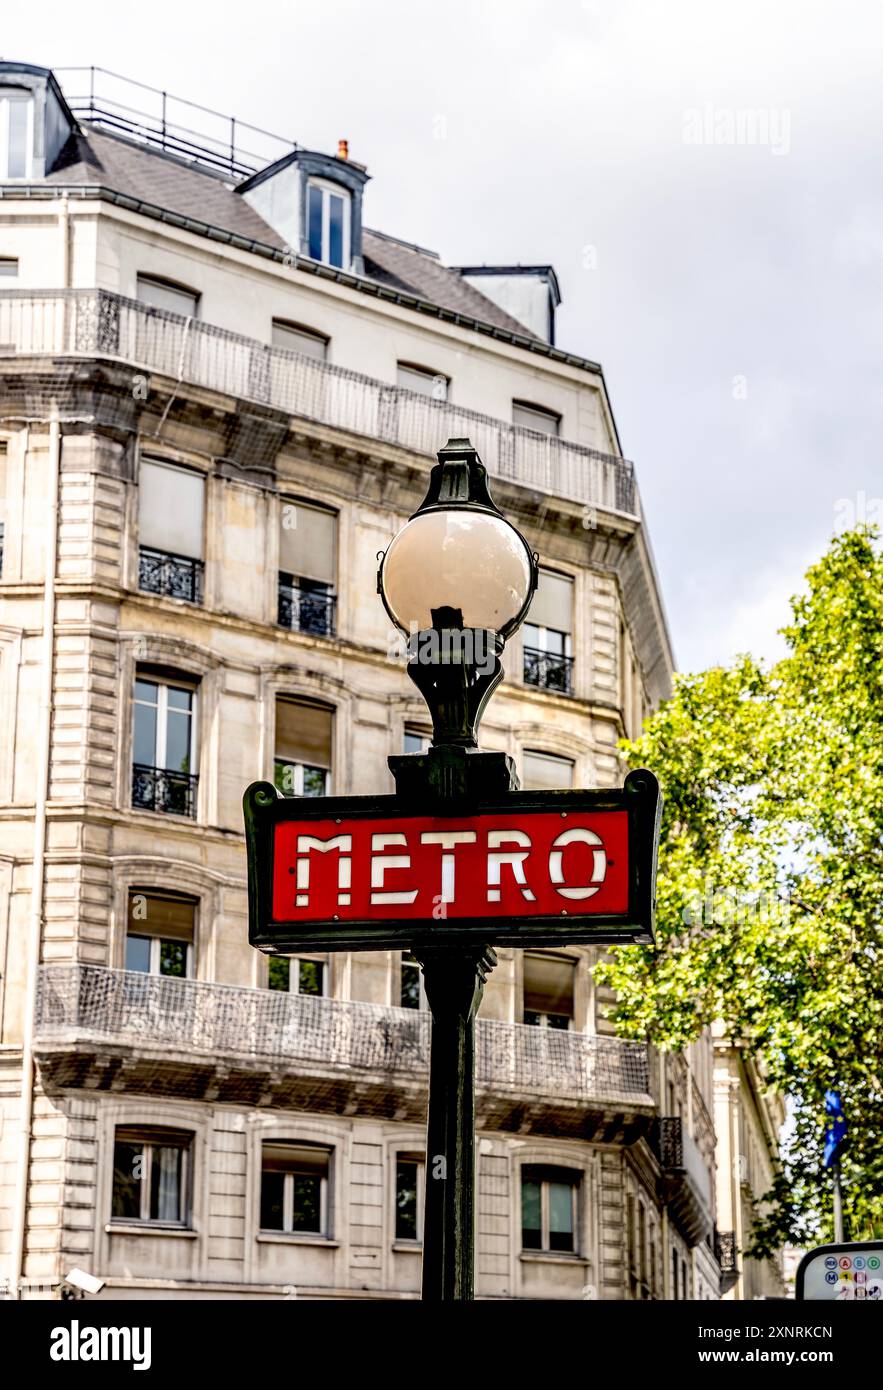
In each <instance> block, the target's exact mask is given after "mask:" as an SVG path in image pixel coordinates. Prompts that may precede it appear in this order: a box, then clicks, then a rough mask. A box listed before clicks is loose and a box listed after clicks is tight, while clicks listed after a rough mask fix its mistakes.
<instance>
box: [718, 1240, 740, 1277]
mask: <svg viewBox="0 0 883 1390" xmlns="http://www.w3.org/2000/svg"><path fill="white" fill-rule="evenodd" d="M714 1253H715V1255H716V1257H717V1262H718V1264H719V1265H720V1269H721V1274H722V1275H727V1274H737V1273H738V1270H739V1262H738V1258H737V1254H738V1252H737V1250H736V1233H735V1231H715V1233H714Z"/></svg>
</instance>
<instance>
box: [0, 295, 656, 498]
mask: <svg viewBox="0 0 883 1390" xmlns="http://www.w3.org/2000/svg"><path fill="white" fill-rule="evenodd" d="M10 355H16V356H17V355H39V356H52V357H62V358H63V357H66V356H69V357H84V356H85V357H105V358H111V359H114V360H118V361H121V362H124V363H126V364H127V365H129V366H131V367H132V368H133V369H134V370H135V371H143V372H146V373H157V374H160V375H163V376H167V377H172V378H173V379H177V380H181V381H187V382H189V383H192V384H193V385H196V386H201V387H205V388H207V389H209V390H212V391H217V392H220V393H222V394H224V395H230V396H234V397H236V398H237V399H241V400H248V401H254V402H257V403H260V404H262V405H266V406H271V407H273V408H275V409H277V410H280V411H282V412H284V413H285V414H286V415H289V416H292V417H297V418H301V419H305V420H311V421H315V422H317V423H318V424H321V425H326V426H329V427H331V428H333V429H336V430H341V431H344V432H345V433H347V434H350V435H357V436H359V437H361V438H367V439H370V440H380V441H382V442H384V443H388V444H392V445H398V446H399V447H401V448H405V449H409V450H412V451H413V452H415V453H417V454H422V455H425V456H426V457H429V458H431V457H433V456H434V455H435V453H436V451H437V450H438V448H439V444H440V442H441V443H444V441H445V440H446V439H449V438H462V437H468V438H470V439H471V440H472V443H473V444H474V445H475V447H476V448H477V450H478V452H479V454H480V455H481V457H482V460H483V461H484V463H485V465H486V466H487V468H488V471H489V472H490V473H491V475H492V476H493V477H495V478H499V479H501V480H504V481H509V482H512V483H516V484H519V485H521V486H523V487H527V488H530V489H532V490H534V491H536V492H539V493H545V494H547V495H550V496H553V497H561V498H566V499H568V500H570V501H573V502H577V503H581V504H582V505H583V506H585V507H587V508H591V509H593V510H594V509H595V508H598V509H600V510H603V511H613V512H620V513H624V514H626V515H628V516H632V517H637V516H638V515H639V502H638V494H637V489H636V486H635V476H634V468H633V465H632V464H631V463H630V462H629V461H628V460H626V459H621V458H618V457H616V456H615V455H612V454H605V453H601V452H599V451H598V450H596V449H590V448H587V447H586V446H585V445H581V444H572V443H570V442H569V441H567V440H564V439H558V438H556V437H554V436H552V435H548V434H542V433H540V432H538V431H536V430H530V429H526V428H524V427H522V426H519V425H510V424H508V423H506V422H505V421H503V420H496V419H494V418H493V417H492V416H490V415H484V414H482V413H481V412H479V411H475V410H467V409H465V408H464V407H462V406H457V405H455V404H452V403H451V402H449V401H436V400H433V399H432V398H431V397H428V396H424V395H421V394H419V393H417V392H414V391H406V390H403V389H402V388H401V387H397V386H389V385H387V384H386V383H384V382H382V381H377V380H375V379H374V378H373V377H368V376H364V375H363V374H361V373H359V372H352V371H348V370H346V369H345V368H343V367H336V366H333V365H331V364H330V363H326V362H318V361H316V360H315V359H314V358H310V357H305V356H303V355H302V354H300V353H297V352H291V351H289V350H287V349H285V348H278V347H270V346H268V345H267V344H265V343H260V342H258V341H256V340H255V339H253V338H246V337H243V336H242V335H240V334H237V333H232V332H230V331H228V330H227V329H224V328H217V327H214V326H213V325H211V324H207V323H200V322H199V321H198V320H196V319H192V318H186V317H184V316H183V315H181V314H173V313H169V312H168V311H166V310H164V309H157V308H154V307H153V306H151V305H147V304H141V303H140V302H139V301H137V300H133V299H127V298H124V297H123V296H122V295H117V294H111V293H110V292H109V291H107V290H53V291H45V292H44V291H39V290H34V291H31V292H27V291H21V290H15V291H10V290H0V357H2V356H10ZM592 524H594V517H593V518H592Z"/></svg>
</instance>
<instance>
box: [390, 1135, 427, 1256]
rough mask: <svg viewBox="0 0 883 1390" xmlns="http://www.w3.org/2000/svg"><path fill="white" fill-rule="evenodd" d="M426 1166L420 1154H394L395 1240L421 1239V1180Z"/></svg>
mask: <svg viewBox="0 0 883 1390" xmlns="http://www.w3.org/2000/svg"><path fill="white" fill-rule="evenodd" d="M425 1171H426V1165H425V1163H424V1161H423V1156H422V1154H405V1153H400V1154H396V1170H395V1181H396V1193H395V1217H396V1219H395V1238H396V1240H422V1239H423V1180H424V1175H425Z"/></svg>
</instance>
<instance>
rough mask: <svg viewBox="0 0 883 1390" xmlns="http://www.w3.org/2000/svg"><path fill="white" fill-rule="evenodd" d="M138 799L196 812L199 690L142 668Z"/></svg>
mask: <svg viewBox="0 0 883 1390" xmlns="http://www.w3.org/2000/svg"><path fill="white" fill-rule="evenodd" d="M134 703H135V728H134V740H133V756H132V805H133V806H139V807H141V808H142V809H143V810H145V811H165V812H169V813H171V814H172V815H176V816H190V817H194V818H195V816H196V789H197V785H198V781H199V779H198V777H197V776H196V775H195V773H194V771H193V769H194V768H195V767H196V763H197V757H196V691H195V690H194V688H193V687H192V686H187V685H183V684H178V683H177V682H172V681H170V680H165V679H163V678H161V677H159V676H156V677H154V676H153V675H152V674H151V673H150V672H147V671H145V672H143V673H139V674H138V675H137V676H136V679H135V702H134Z"/></svg>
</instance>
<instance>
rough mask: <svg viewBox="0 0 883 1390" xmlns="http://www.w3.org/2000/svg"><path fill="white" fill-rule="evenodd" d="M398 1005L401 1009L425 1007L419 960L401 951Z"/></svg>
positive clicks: (424, 993)
mask: <svg viewBox="0 0 883 1390" xmlns="http://www.w3.org/2000/svg"><path fill="white" fill-rule="evenodd" d="M399 1005H400V1006H401V1008H403V1009H425V1008H426V992H425V990H424V988H423V971H422V970H421V969H420V962H419V961H418V960H415V959H414V957H413V956H412V955H409V954H408V952H406V951H403V952H402V974H401V983H400V985H399Z"/></svg>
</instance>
